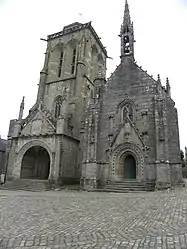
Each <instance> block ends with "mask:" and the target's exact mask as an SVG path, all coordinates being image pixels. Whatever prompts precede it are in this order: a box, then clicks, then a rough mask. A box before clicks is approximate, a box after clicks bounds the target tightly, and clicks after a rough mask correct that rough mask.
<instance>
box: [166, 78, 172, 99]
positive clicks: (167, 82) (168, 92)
mask: <svg viewBox="0 0 187 249" xmlns="http://www.w3.org/2000/svg"><path fill="white" fill-rule="evenodd" d="M166 92H167V94H168V95H169V96H170V97H171V86H170V83H169V79H168V78H166Z"/></svg>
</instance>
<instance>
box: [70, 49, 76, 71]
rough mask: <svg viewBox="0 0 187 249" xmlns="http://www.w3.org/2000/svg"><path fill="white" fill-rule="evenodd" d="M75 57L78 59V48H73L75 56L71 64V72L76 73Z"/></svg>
mask: <svg viewBox="0 0 187 249" xmlns="http://www.w3.org/2000/svg"><path fill="white" fill-rule="evenodd" d="M75 59H76V49H74V50H73V58H72V64H71V74H74V72H75Z"/></svg>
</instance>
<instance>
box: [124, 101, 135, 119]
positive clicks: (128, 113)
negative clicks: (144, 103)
mask: <svg viewBox="0 0 187 249" xmlns="http://www.w3.org/2000/svg"><path fill="white" fill-rule="evenodd" d="M129 120H131V121H133V108H132V106H131V105H130V104H126V105H125V106H124V108H123V122H124V123H128V122H129Z"/></svg>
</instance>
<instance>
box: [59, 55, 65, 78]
mask: <svg viewBox="0 0 187 249" xmlns="http://www.w3.org/2000/svg"><path fill="white" fill-rule="evenodd" d="M63 57H64V53H63V52H61V54H60V58H59V67H58V77H61V74H62V64H63Z"/></svg>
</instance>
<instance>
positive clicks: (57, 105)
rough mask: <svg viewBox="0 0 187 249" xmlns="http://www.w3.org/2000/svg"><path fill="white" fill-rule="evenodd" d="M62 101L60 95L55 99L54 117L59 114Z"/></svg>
mask: <svg viewBox="0 0 187 249" xmlns="http://www.w3.org/2000/svg"><path fill="white" fill-rule="evenodd" d="M62 102H63V100H62V96H58V97H57V98H56V100H55V118H58V117H59V116H60V114H61V108H62Z"/></svg>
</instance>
